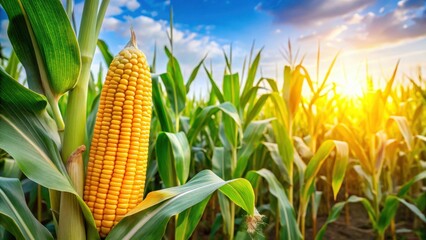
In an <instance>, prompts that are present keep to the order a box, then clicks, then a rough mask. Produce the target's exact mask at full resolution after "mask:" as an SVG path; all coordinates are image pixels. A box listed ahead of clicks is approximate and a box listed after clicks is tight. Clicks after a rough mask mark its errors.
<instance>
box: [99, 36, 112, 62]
mask: <svg viewBox="0 0 426 240" xmlns="http://www.w3.org/2000/svg"><path fill="white" fill-rule="evenodd" d="M97 45H98V48H99V50H100V51H101V53H102V56H103V57H104V60H105V63H106V65H107V66H109V65H111V62H112V60H113V59H114V56H113V55H112V54H111V52H110V51H109V48H108V45H107V44H106V43H105V41H104V40H102V39H98V43H97Z"/></svg>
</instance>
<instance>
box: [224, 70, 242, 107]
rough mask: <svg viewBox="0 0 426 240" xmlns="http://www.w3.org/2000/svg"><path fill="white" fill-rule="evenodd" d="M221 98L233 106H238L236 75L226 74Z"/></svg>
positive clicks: (238, 85)
mask: <svg viewBox="0 0 426 240" xmlns="http://www.w3.org/2000/svg"><path fill="white" fill-rule="evenodd" d="M222 84H223V88H222V89H223V98H224V100H225V101H227V102H230V103H232V104H233V105H234V106H238V107H239V105H240V78H239V75H238V73H235V74H227V75H225V76H224V77H223V83H222Z"/></svg>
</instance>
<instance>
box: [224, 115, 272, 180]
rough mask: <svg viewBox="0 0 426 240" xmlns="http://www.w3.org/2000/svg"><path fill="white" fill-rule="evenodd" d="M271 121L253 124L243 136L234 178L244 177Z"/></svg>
mask: <svg viewBox="0 0 426 240" xmlns="http://www.w3.org/2000/svg"><path fill="white" fill-rule="evenodd" d="M270 121H271V119H267V120H261V121H256V122H251V123H250V124H249V125H248V126H247V128H246V130H245V131H244V135H243V146H242V147H241V148H240V149H239V150H238V162H237V167H236V168H235V170H234V172H233V174H232V176H233V178H236V177H242V175H243V173H244V171H245V169H246V167H247V163H248V160H249V159H250V157H251V155H252V154H253V153H254V152H255V150H256V148H257V147H258V146H259V144H260V143H261V141H262V138H263V133H264V132H265V130H266V127H267V126H268V124H269V122H270Z"/></svg>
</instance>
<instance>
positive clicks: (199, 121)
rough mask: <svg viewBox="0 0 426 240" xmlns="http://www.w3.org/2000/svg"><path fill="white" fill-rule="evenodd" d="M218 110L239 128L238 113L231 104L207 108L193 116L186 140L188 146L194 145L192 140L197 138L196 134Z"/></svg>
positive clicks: (226, 103)
mask: <svg viewBox="0 0 426 240" xmlns="http://www.w3.org/2000/svg"><path fill="white" fill-rule="evenodd" d="M219 110H220V111H222V113H224V114H226V115H228V116H229V117H231V118H232V119H233V120H234V121H235V123H236V124H237V126H241V121H240V117H239V115H238V112H237V110H236V109H235V107H234V106H233V105H232V104H231V103H229V102H225V103H222V104H220V105H216V106H207V107H205V108H204V109H203V110H202V111H201V112H200V113H199V114H197V115H196V116H195V118H194V120H193V122H192V125H191V127H190V129H189V132H188V140H189V143H190V145H192V144H193V143H194V140H195V138H196V137H197V134H198V133H199V132H200V131H201V129H202V128H203V127H204V126H205V125H206V123H207V122H208V121H209V120H210V119H211V116H212V115H213V114H215V113H216V112H218V111H219Z"/></svg>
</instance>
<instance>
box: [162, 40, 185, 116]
mask: <svg viewBox="0 0 426 240" xmlns="http://www.w3.org/2000/svg"><path fill="white" fill-rule="evenodd" d="M164 49H165V51H166V54H167V57H168V58H169V61H168V63H167V73H164V74H161V79H162V80H163V83H164V86H165V87H166V91H167V96H168V98H169V100H170V105H171V106H172V109H173V110H174V112H175V114H178V113H180V112H181V111H182V110H183V109H184V108H185V102H186V87H185V84H184V80H183V76H182V72H181V70H180V66H179V62H178V60H177V59H176V58H175V57H174V56H173V55H172V53H171V52H170V51H169V49H168V48H167V47H165V48H164Z"/></svg>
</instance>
